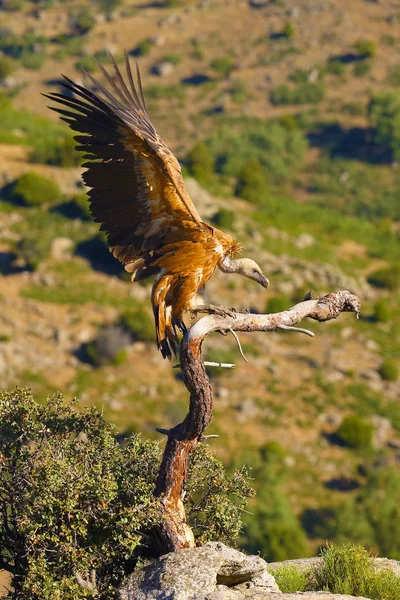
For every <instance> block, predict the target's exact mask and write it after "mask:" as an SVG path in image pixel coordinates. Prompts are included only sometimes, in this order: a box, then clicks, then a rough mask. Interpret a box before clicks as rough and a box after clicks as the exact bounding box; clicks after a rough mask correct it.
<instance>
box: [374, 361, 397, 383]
mask: <svg viewBox="0 0 400 600" xmlns="http://www.w3.org/2000/svg"><path fill="white" fill-rule="evenodd" d="M379 375H380V376H381V377H382V379H385V380H386V381H397V380H398V378H399V367H398V366H397V363H396V362H395V361H394V360H393V359H391V358H385V360H384V361H383V362H382V364H381V366H380V367H379Z"/></svg>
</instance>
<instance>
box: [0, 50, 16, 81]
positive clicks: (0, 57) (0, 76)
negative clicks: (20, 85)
mask: <svg viewBox="0 0 400 600" xmlns="http://www.w3.org/2000/svg"><path fill="white" fill-rule="evenodd" d="M14 68H15V67H14V61H13V60H12V59H11V58H9V57H8V56H4V54H0V83H1V82H2V81H4V79H6V78H7V77H8V76H9V75H11V73H12V72H13V71H14Z"/></svg>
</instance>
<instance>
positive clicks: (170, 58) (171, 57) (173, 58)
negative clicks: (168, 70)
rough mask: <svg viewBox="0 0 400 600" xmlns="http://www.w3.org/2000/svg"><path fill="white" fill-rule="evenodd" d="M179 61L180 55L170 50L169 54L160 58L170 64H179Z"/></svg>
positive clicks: (180, 59)
mask: <svg viewBox="0 0 400 600" xmlns="http://www.w3.org/2000/svg"><path fill="white" fill-rule="evenodd" d="M181 61H182V57H181V56H179V54H172V52H171V53H169V54H166V55H165V56H164V57H163V59H162V62H169V63H171V64H172V65H179V63H180V62H181Z"/></svg>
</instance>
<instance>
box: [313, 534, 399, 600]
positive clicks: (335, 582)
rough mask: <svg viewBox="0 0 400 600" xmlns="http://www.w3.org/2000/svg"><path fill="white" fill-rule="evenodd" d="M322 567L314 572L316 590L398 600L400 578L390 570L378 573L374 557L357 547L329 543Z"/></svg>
mask: <svg viewBox="0 0 400 600" xmlns="http://www.w3.org/2000/svg"><path fill="white" fill-rule="evenodd" d="M321 556H322V561H323V562H322V565H321V566H319V567H316V568H315V569H314V571H313V573H312V576H313V578H314V579H315V587H316V588H317V589H318V590H325V591H329V592H331V593H332V594H349V595H351V596H363V597H368V598H371V600H382V598H385V600H396V599H397V598H398V597H399V594H400V577H398V576H396V575H395V574H394V573H393V572H392V571H390V570H389V569H383V570H375V569H374V566H373V557H372V555H371V554H370V553H369V552H368V551H367V550H365V549H364V548H363V547H362V546H359V545H357V544H344V545H343V546H336V545H334V544H329V545H328V546H327V548H325V549H323V550H322V552H321Z"/></svg>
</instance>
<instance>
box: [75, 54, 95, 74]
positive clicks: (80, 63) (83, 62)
mask: <svg viewBox="0 0 400 600" xmlns="http://www.w3.org/2000/svg"><path fill="white" fill-rule="evenodd" d="M75 68H76V69H78V70H79V71H86V72H87V73H94V72H95V71H96V69H97V66H96V63H95V62H94V60H93V58H91V57H90V56H84V57H83V58H80V59H79V60H77V61H76V63H75Z"/></svg>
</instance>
